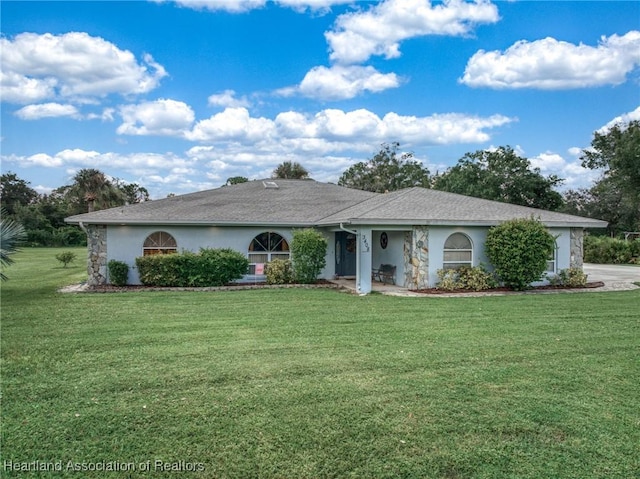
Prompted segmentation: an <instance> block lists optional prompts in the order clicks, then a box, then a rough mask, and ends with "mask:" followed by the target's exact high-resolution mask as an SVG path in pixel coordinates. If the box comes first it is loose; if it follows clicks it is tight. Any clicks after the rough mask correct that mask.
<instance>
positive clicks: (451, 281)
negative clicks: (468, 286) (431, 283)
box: [436, 269, 460, 291]
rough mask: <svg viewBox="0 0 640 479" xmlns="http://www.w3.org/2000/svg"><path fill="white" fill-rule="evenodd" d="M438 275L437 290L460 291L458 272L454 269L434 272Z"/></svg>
mask: <svg viewBox="0 0 640 479" xmlns="http://www.w3.org/2000/svg"><path fill="white" fill-rule="evenodd" d="M436 274H437V275H438V280H439V281H438V284H437V288H438V289H443V290H445V291H453V290H456V289H460V282H459V281H458V279H459V274H458V271H457V270H455V269H439V270H438V271H436Z"/></svg>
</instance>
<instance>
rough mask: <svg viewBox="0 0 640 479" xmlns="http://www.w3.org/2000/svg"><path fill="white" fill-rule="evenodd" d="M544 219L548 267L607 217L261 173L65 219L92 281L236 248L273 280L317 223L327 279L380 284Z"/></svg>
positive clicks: (425, 275)
mask: <svg viewBox="0 0 640 479" xmlns="http://www.w3.org/2000/svg"><path fill="white" fill-rule="evenodd" d="M532 216H533V217H536V218H539V219H540V220H541V221H542V222H543V223H544V224H545V225H546V226H547V227H548V228H549V231H550V232H551V233H552V234H553V235H554V236H556V237H557V240H556V246H557V248H556V251H555V255H554V256H553V258H549V266H548V272H549V274H551V275H552V274H553V273H555V272H558V271H560V270H562V269H565V268H569V267H577V268H581V267H582V239H583V231H584V228H604V227H606V225H607V223H606V222H604V221H600V220H594V219H589V218H583V217H579V216H573V215H567V214H562V213H556V212H552V211H545V210H539V209H534V208H527V207H523V206H517V205H512V204H507V203H500V202H496V201H488V200H483V199H478V198H472V197H469V196H463V195H458V194H453V193H447V192H443V191H437V190H430V189H425V188H418V187H415V188H407V189H403V190H399V191H393V192H390V193H384V194H382V193H372V192H368V191H361V190H356V189H351V188H345V187H342V186H338V185H335V184H330V183H321V182H318V181H314V180H281V179H276V180H273V179H269V180H255V181H250V182H247V183H241V184H237V185H232V186H223V187H220V188H217V189H213V190H208V191H199V192H197V193H190V194H186V195H181V196H174V197H169V198H165V199H161V200H154V201H148V202H145V203H139V204H134V205H128V206H122V207H116V208H111V209H107V210H101V211H95V212H92V213H86V214H81V215H76V216H71V217H69V218H66V221H67V222H68V223H71V224H77V225H80V227H82V228H83V229H84V230H85V231H86V233H87V237H88V273H89V283H90V284H93V285H98V284H105V283H108V281H109V278H108V273H107V263H108V262H109V261H110V260H112V259H115V260H119V261H124V262H125V263H127V264H128V265H129V266H130V267H131V268H132V269H131V272H130V274H129V281H130V283H132V284H137V283H139V277H138V274H137V271H136V268H135V259H136V257H138V256H142V255H146V254H163V253H171V252H175V251H182V250H190V251H198V250H199V249H200V248H201V247H213V248H233V249H235V250H237V251H240V252H242V253H244V254H246V255H247V257H248V259H249V262H250V263H251V266H250V269H249V271H248V274H247V275H246V276H245V278H244V281H248V282H254V281H256V282H257V281H262V280H264V278H265V276H264V270H263V267H264V264H266V263H268V262H269V261H271V260H272V259H275V258H288V257H289V245H290V243H291V240H292V232H293V230H294V229H296V228H306V227H314V228H316V229H317V230H318V231H320V232H322V234H323V235H324V236H325V237H326V238H327V240H328V244H329V247H328V249H327V258H326V259H327V261H326V263H327V264H326V267H325V269H324V271H323V272H322V277H323V278H327V279H330V278H333V277H336V276H339V277H344V276H346V277H355V279H356V286H357V290H358V291H359V292H360V293H368V292H370V291H371V282H372V279H371V273H372V270H373V269H375V268H379V267H380V265H381V264H389V265H394V266H395V278H394V279H395V282H396V284H398V285H400V286H404V287H406V288H412V289H414V288H426V287H433V286H435V284H436V282H437V274H436V272H437V270H438V269H441V268H451V267H457V266H461V265H470V266H477V265H479V264H481V263H484V264H488V260H487V258H486V257H485V254H484V242H485V237H486V234H487V231H488V229H489V228H490V227H492V226H495V225H498V224H500V223H501V222H504V221H506V220H510V219H513V218H529V217H532Z"/></svg>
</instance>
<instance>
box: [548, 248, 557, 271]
mask: <svg viewBox="0 0 640 479" xmlns="http://www.w3.org/2000/svg"><path fill="white" fill-rule="evenodd" d="M557 264H558V245H556V244H555V243H554V245H553V252H552V253H551V254H550V255H549V257H548V258H547V273H555V272H556V269H557Z"/></svg>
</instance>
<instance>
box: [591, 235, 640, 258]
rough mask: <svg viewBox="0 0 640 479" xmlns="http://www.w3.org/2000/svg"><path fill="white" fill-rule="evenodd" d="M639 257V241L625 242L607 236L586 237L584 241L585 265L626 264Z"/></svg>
mask: <svg viewBox="0 0 640 479" xmlns="http://www.w3.org/2000/svg"><path fill="white" fill-rule="evenodd" d="M638 256H640V240H637V239H636V240H634V241H625V240H622V239H617V238H609V237H607V236H587V237H586V238H585V240H584V260H585V261H586V262H587V263H599V264H627V263H634V262H637V260H634V257H635V258H637V257H638Z"/></svg>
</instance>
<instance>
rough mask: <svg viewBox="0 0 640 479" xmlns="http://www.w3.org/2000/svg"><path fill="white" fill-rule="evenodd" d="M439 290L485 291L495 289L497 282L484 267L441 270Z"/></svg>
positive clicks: (438, 272)
mask: <svg viewBox="0 0 640 479" xmlns="http://www.w3.org/2000/svg"><path fill="white" fill-rule="evenodd" d="M436 273H437V275H438V279H439V280H440V281H439V282H438V285H437V287H438V289H443V290H445V291H454V290H458V289H465V290H469V291H483V290H486V289H491V288H495V287H496V286H497V282H496V280H495V278H494V277H493V274H492V273H490V272H489V271H487V270H486V269H485V268H484V267H483V266H474V267H473V268H470V267H468V266H462V267H460V268H457V269H439V270H438V271H437V272H436Z"/></svg>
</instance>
